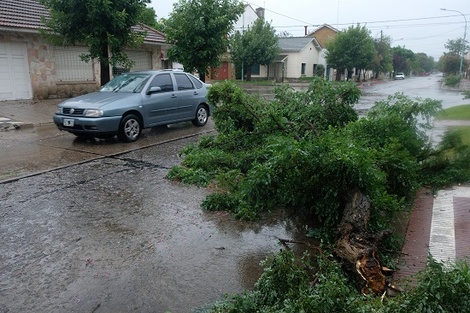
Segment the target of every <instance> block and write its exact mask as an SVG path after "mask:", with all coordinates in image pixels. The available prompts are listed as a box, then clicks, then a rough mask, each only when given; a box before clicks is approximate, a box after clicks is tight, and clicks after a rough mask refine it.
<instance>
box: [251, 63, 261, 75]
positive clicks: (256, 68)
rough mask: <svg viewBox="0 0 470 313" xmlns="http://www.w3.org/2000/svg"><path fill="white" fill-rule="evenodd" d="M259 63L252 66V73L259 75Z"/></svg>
mask: <svg viewBox="0 0 470 313" xmlns="http://www.w3.org/2000/svg"><path fill="white" fill-rule="evenodd" d="M259 68H260V66H259V64H255V65H253V66H252V67H251V75H259Z"/></svg>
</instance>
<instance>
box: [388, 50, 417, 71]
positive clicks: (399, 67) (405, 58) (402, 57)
mask: <svg viewBox="0 0 470 313" xmlns="http://www.w3.org/2000/svg"><path fill="white" fill-rule="evenodd" d="M392 55H393V61H392V62H393V71H394V72H395V73H396V72H403V73H410V71H411V63H412V62H413V61H414V58H415V54H414V52H413V51H411V50H409V49H405V47H400V46H397V47H393V48H392Z"/></svg>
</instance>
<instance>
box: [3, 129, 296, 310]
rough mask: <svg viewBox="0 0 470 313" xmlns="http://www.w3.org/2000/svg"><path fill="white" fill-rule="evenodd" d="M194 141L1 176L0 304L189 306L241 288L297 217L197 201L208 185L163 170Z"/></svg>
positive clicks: (290, 234)
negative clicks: (243, 212) (10, 178)
mask: <svg viewBox="0 0 470 313" xmlns="http://www.w3.org/2000/svg"><path fill="white" fill-rule="evenodd" d="M195 140H197V137H192V138H188V139H184V140H180V141H178V142H177V144H175V143H171V144H162V145H158V146H155V147H151V148H146V149H141V150H137V151H134V152H130V153H127V154H123V155H120V156H119V157H109V158H102V159H99V160H95V161H92V162H89V163H85V164H81V165H75V166H71V167H69V168H65V169H60V170H55V171H51V172H48V173H44V174H42V175H39V176H34V177H30V178H25V179H21V180H18V181H16V182H12V183H9V184H4V185H2V188H1V191H0V199H1V202H2V209H1V213H0V214H1V226H0V234H1V237H2V238H3V240H2V245H1V246H0V256H1V259H0V264H1V269H0V277H1V286H0V288H1V295H2V296H1V299H0V311H1V312H95V311H96V312H191V310H192V309H195V308H198V307H202V306H204V305H207V304H210V303H212V302H214V301H216V300H219V299H221V298H222V296H223V294H224V293H234V292H240V291H242V290H243V289H249V288H252V287H253V284H254V282H255V281H256V280H257V279H258V277H259V275H260V273H261V267H260V266H259V262H260V261H261V260H262V259H264V258H265V257H266V256H268V255H270V254H271V253H272V252H276V251H278V250H279V249H281V248H282V245H280V243H279V240H278V238H284V239H295V240H303V239H304V237H303V232H304V230H305V227H304V225H300V223H299V222H298V221H294V220H292V219H290V218H289V217H287V216H278V217H277V218H275V217H273V218H272V219H271V220H269V219H268V220H262V221H261V222H260V223H245V222H240V221H235V220H233V219H232V217H231V216H230V215H228V214H223V213H207V212H204V211H202V210H201V208H200V203H201V201H202V200H203V199H204V197H205V195H206V194H207V192H208V191H206V190H205V189H200V188H197V187H192V186H186V185H181V184H179V183H175V182H171V181H168V180H167V179H165V175H166V174H167V172H168V170H169V169H170V168H171V167H172V166H174V165H176V164H178V163H179V162H180V161H181V159H180V158H179V156H178V153H179V151H180V149H181V148H182V147H183V146H185V145H187V144H189V143H190V142H194V141H195ZM20 190H21V192H19V191H20Z"/></svg>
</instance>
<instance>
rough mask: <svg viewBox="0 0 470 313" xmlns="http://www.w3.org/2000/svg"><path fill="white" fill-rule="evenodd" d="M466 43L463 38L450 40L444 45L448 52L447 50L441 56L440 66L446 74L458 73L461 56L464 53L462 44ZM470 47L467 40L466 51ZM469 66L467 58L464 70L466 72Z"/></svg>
mask: <svg viewBox="0 0 470 313" xmlns="http://www.w3.org/2000/svg"><path fill="white" fill-rule="evenodd" d="M463 44H464V42H463V39H462V38H459V39H457V40H448V41H447V43H446V44H445V45H444V46H445V48H446V49H447V50H449V51H448V52H445V53H444V55H442V56H441V57H440V58H439V63H438V67H439V70H440V71H441V72H443V73H444V74H445V75H458V73H459V70H460V56H461V53H462V45H463ZM469 49H470V46H468V45H467V42H465V52H467V51H468V50H469ZM467 68H468V62H467V60H466V59H464V60H463V64H462V71H463V72H465V71H466V69H467Z"/></svg>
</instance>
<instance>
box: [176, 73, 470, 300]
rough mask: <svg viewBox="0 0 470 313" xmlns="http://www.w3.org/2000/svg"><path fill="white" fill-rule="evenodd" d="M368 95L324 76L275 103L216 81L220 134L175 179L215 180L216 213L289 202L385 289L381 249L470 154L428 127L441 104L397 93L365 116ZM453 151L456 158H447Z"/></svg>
mask: <svg viewBox="0 0 470 313" xmlns="http://www.w3.org/2000/svg"><path fill="white" fill-rule="evenodd" d="M359 95H360V91H359V90H358V89H357V87H356V86H355V85H354V84H353V83H332V82H327V81H324V80H322V79H315V80H313V81H312V84H311V85H310V87H309V89H308V90H307V91H306V92H296V91H294V90H292V89H290V88H289V87H288V86H282V87H280V88H278V89H276V91H275V99H274V101H270V102H267V101H265V100H263V99H261V98H259V97H257V96H252V95H248V94H246V93H245V92H244V91H243V90H241V89H240V88H238V87H237V86H236V85H234V84H233V83H228V82H226V83H222V84H215V85H214V86H212V88H211V91H210V93H209V100H210V102H211V104H212V105H213V106H214V107H215V111H214V115H213V118H214V121H215V126H216V130H217V134H216V135H210V136H205V137H203V138H201V141H200V142H199V143H198V144H197V145H192V146H189V147H187V148H186V149H185V150H184V151H183V152H182V154H183V155H184V161H183V162H182V164H181V165H180V166H177V167H175V168H173V169H172V170H171V171H170V172H169V174H168V177H169V178H172V179H177V180H181V181H190V182H192V183H197V184H200V185H204V186H207V185H209V184H210V185H211V187H212V188H213V190H215V191H217V192H214V193H213V194H211V195H209V196H208V197H207V198H206V199H205V200H204V202H203V204H202V205H203V207H204V208H206V209H208V210H226V211H232V212H233V213H234V214H235V216H237V217H239V218H243V219H255V218H256V217H257V216H258V215H259V213H260V212H263V211H271V210H275V209H276V208H279V207H288V208H291V209H292V210H294V211H295V212H296V213H297V214H299V215H303V216H306V217H308V218H314V219H316V220H318V221H319V222H320V224H321V225H322V228H323V232H322V233H323V234H324V237H325V238H329V239H326V240H325V242H331V243H332V247H333V251H335V254H336V255H337V256H338V257H339V258H340V259H341V260H342V261H343V262H344V263H345V264H346V268H349V269H351V270H352V272H354V273H356V274H357V275H359V277H360V278H361V279H362V280H363V281H362V282H361V287H365V288H362V291H363V292H364V293H369V292H372V293H374V294H383V292H384V290H385V289H386V287H387V284H388V283H387V281H386V279H385V276H382V275H383V269H384V267H383V266H382V265H381V263H380V262H379V260H378V257H377V255H379V254H381V253H382V251H381V250H380V249H379V248H380V247H379V246H381V245H382V246H383V245H388V244H389V243H388V242H387V240H384V239H386V235H389V234H390V233H391V232H390V230H389V229H390V225H391V222H392V221H393V220H394V218H395V216H396V214H397V213H399V212H402V211H403V210H406V209H407V201H408V202H409V201H410V200H411V199H412V197H413V195H414V192H415V190H416V188H417V187H418V186H420V185H421V184H422V183H425V182H428V181H430V180H431V179H432V178H433V177H436V176H435V175H434V174H433V171H434V170H435V169H436V168H439V169H445V170H447V171H446V173H452V174H454V175H462V173H467V174H468V173H469V171H468V169H467V170H466V171H461V170H460V169H464V168H465V167H467V168H468V166H469V164H468V162H465V160H466V159H467V158H468V156H469V155H470V154H469V153H468V149H467V150H465V149H458V147H457V148H456V145H455V143H456V142H457V141H455V140H452V141H451V142H450V143H449V144H448V145H447V146H445V147H442V148H433V147H432V146H431V145H430V143H429V139H428V137H427V135H426V133H425V131H426V129H427V128H429V127H430V119H431V118H432V116H433V115H434V114H436V113H437V112H438V111H439V110H440V102H439V101H435V100H431V99H425V100H422V99H416V100H411V99H409V98H408V97H406V96H404V95H402V94H397V95H395V96H392V97H389V98H388V99H387V100H384V101H381V102H378V103H376V105H375V106H374V108H372V109H371V110H370V111H369V113H368V114H367V116H366V117H363V118H360V119H359V117H358V115H357V113H356V111H355V110H354V108H353V106H354V104H355V103H356V102H357V101H358V99H359ZM444 141H445V140H444ZM446 149H447V150H446ZM449 149H453V150H452V151H454V153H452V154H451V157H449V155H447V157H446V158H444V157H442V153H445V152H446V151H449ZM465 151H467V152H465ZM455 161H458V162H455ZM449 169H451V170H449ZM423 174H424V175H423ZM469 176H470V175H469ZM467 177H468V176H467ZM447 178H448V179H452V180H454V181H455V179H456V178H457V176H452V177H447ZM460 178H464V175H463V176H461V177H460ZM439 179H440V182H444V181H445V177H444V176H441V177H440V178H439ZM331 238H336V240H331ZM397 248H398V247H396V246H395V247H390V246H388V247H386V250H394V249H395V250H396V249H397ZM364 281H365V285H364ZM362 285H364V286H362ZM359 289H361V288H359Z"/></svg>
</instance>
